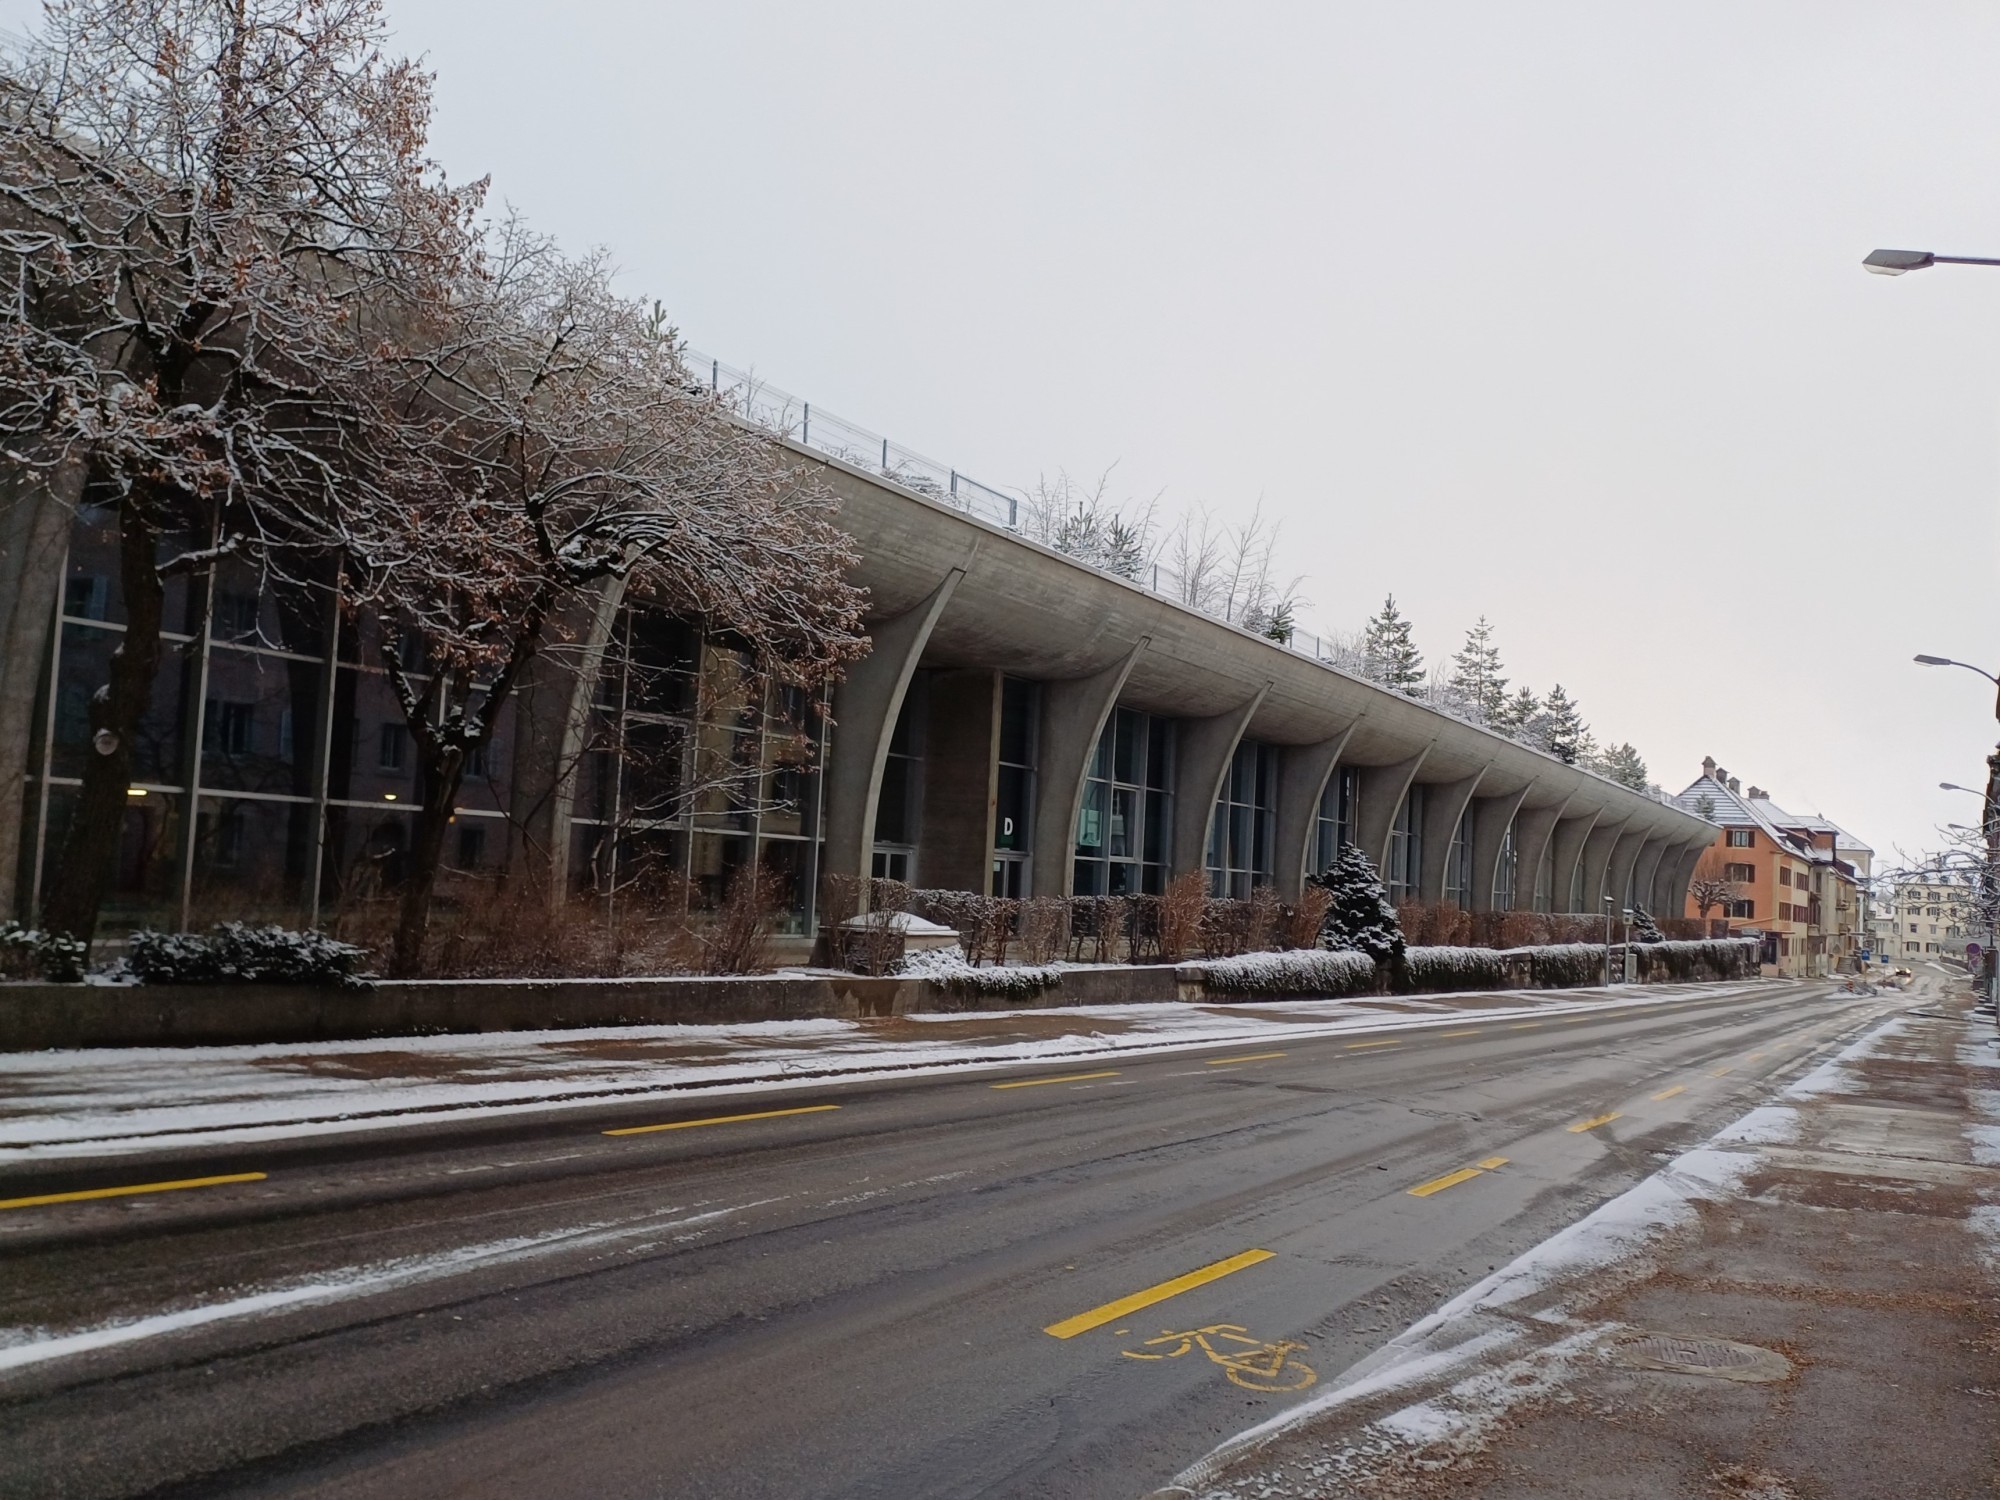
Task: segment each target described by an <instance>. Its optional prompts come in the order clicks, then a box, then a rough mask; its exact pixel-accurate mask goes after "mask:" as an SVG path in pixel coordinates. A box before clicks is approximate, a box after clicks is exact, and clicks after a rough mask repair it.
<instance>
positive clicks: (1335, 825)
mask: <svg viewBox="0 0 2000 1500" xmlns="http://www.w3.org/2000/svg"><path fill="white" fill-rule="evenodd" d="M1360 799H1361V773H1360V772H1359V771H1357V770H1356V769H1355V768H1354V767H1352V766H1339V767H1336V768H1335V770H1334V773H1333V774H1332V775H1331V776H1329V777H1327V779H1326V790H1325V791H1323V792H1321V793H1320V794H1319V818H1318V820H1317V822H1316V824H1315V826H1314V831H1313V832H1314V837H1313V861H1312V867H1313V869H1314V870H1316V871H1320V872H1322V873H1323V872H1325V871H1326V870H1329V869H1331V868H1332V867H1333V862H1334V860H1335V859H1337V858H1338V857H1339V855H1340V851H1341V850H1343V849H1345V848H1346V847H1347V846H1348V845H1349V844H1351V843H1353V842H1354V819H1355V816H1356V814H1357V813H1358V812H1359V810H1360V806H1361V800H1360Z"/></svg>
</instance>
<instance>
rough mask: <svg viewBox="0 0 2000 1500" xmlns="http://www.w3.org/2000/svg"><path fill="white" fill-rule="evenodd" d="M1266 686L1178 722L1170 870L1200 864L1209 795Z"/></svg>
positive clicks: (1211, 807) (1210, 813) (1210, 809)
mask: <svg viewBox="0 0 2000 1500" xmlns="http://www.w3.org/2000/svg"><path fill="white" fill-rule="evenodd" d="M1270 691H1271V684H1270V683H1268V682H1267V683H1265V684H1264V685H1263V686H1262V687H1260V688H1258V689H1257V691H1256V693H1255V694H1253V695H1252V696H1251V697H1250V699H1249V700H1248V701H1247V702H1244V703H1242V704H1240V705H1239V706H1237V707H1236V708H1233V709H1231V710H1229V711H1228V712H1227V713H1220V714H1212V715H1210V716H1209V717H1207V718H1204V719H1182V720H1181V721H1180V727H1179V728H1178V729H1177V730H1176V731H1175V737H1176V744H1175V746H1174V847H1173V851H1172V860H1173V864H1172V868H1173V872H1174V874H1176V875H1185V874H1186V873H1187V872H1188V871H1189V870H1199V869H1203V868H1205V867H1206V864H1207V860H1208V825H1209V820H1210V819H1212V818H1213V817H1214V816H1215V799H1216V798H1217V797H1218V796H1220V795H1221V794H1222V782H1223V778H1224V777H1226V776H1227V775H1228V774H1229V762H1230V760H1231V758H1232V757H1234V756H1235V754H1236V747H1237V746H1238V745H1239V744H1241V743H1242V742H1243V732H1244V730H1246V729H1248V728H1249V727H1250V719H1251V716H1252V715H1254V714H1255V713H1256V712H1257V709H1258V706H1259V705H1260V704H1262V703H1263V701H1264V696H1265V694H1267V693H1269V692H1270Z"/></svg>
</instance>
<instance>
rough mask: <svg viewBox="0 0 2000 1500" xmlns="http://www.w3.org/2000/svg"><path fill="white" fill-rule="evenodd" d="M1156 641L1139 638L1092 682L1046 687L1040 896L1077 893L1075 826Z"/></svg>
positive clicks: (1038, 748) (1038, 756) (1037, 857)
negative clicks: (1106, 743)
mask: <svg viewBox="0 0 2000 1500" xmlns="http://www.w3.org/2000/svg"><path fill="white" fill-rule="evenodd" d="M1150 644H1151V637H1149V636H1140V637H1139V639H1138V641H1137V642H1135V643H1134V645H1133V647H1132V649H1131V650H1130V651H1128V652H1126V653H1125V656H1124V659H1123V660H1121V661H1115V662H1113V663H1112V664H1111V665H1110V666H1108V667H1106V668H1104V669H1103V670H1102V671H1099V672H1093V673H1091V674H1090V676H1088V677H1074V678H1071V679H1070V680H1069V681H1067V682H1045V683H1043V684H1042V716H1041V717H1042V722H1041V732H1040V734H1039V735H1038V736H1037V738H1036V742H1035V841H1034V843H1033V845H1032V846H1031V848H1030V854H1031V856H1032V864H1031V867H1030V870H1029V878H1030V882H1031V886H1032V889H1033V890H1034V893H1035V894H1036V895H1037V896H1068V895H1073V894H1074V893H1075V882H1076V861H1075V859H1074V858H1072V857H1071V856H1072V851H1073V849H1074V847H1075V844H1076V820H1077V818H1078V816H1079V815H1080V814H1081V813H1082V811H1083V784H1084V781H1085V780H1086V779H1087V778H1088V775H1089V772H1090V758H1091V756H1092V755H1094V754H1095V753H1096V751H1097V741H1098V737H1099V736H1100V735H1102V734H1103V733H1104V726H1105V725H1106V724H1107V723H1109V722H1110V719H1111V710H1112V709H1114V708H1116V707H1117V706H1118V695H1119V694H1120V693H1121V692H1123V691H1124V690H1125V679H1126V678H1128V677H1130V676H1131V675H1132V668H1133V667H1134V666H1136V665H1137V664H1138V661H1139V657H1140V655H1141V654H1142V653H1143V652H1144V651H1145V649H1146V647H1147V646H1148V645H1150Z"/></svg>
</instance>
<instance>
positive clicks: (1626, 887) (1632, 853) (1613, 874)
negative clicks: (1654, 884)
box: [1604, 819, 1648, 911]
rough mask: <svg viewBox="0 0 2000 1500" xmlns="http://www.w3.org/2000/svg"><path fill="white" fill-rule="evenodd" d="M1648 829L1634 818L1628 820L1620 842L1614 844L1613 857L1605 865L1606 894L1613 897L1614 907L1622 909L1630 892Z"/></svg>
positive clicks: (1620, 835) (1620, 836) (1621, 832)
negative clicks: (1634, 867)
mask: <svg viewBox="0 0 2000 1500" xmlns="http://www.w3.org/2000/svg"><path fill="white" fill-rule="evenodd" d="M1647 836H1648V835H1647V830H1646V829H1645V828H1643V827H1641V826H1640V825H1638V824H1637V823H1635V822H1633V821H1632V820H1630V819H1628V820H1627V821H1626V824H1625V827H1624V828H1623V829H1622V830H1620V832H1619V835H1618V842H1617V843H1616V844H1615V845H1613V846H1612V850H1611V858H1610V859H1609V860H1607V861H1606V862H1605V866H1604V894H1605V895H1607V896H1609V897H1610V898H1611V904H1612V906H1613V908H1614V909H1616V910H1620V911H1622V910H1623V909H1624V907H1625V904H1626V902H1625V897H1626V896H1627V895H1628V894H1630V887H1631V882H1632V869H1633V866H1635V865H1636V864H1637V863H1638V862H1639V853H1640V851H1641V850H1642V849H1644V848H1645V846H1646V839H1647Z"/></svg>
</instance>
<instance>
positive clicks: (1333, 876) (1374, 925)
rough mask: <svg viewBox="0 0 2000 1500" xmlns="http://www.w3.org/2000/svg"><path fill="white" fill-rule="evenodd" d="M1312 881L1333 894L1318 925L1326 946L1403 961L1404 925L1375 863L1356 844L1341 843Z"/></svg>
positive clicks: (1380, 959) (1392, 961) (1396, 963)
mask: <svg viewBox="0 0 2000 1500" xmlns="http://www.w3.org/2000/svg"><path fill="white" fill-rule="evenodd" d="M1312 883H1313V884H1314V885H1316V886H1319V887H1321V888H1322V889H1324V890H1328V891H1331V892H1332V893H1333V905H1332V906H1331V907H1330V908H1329V909H1328V910H1327V914H1326V919H1325V921H1324V922H1322V923H1321V925H1320V941H1321V942H1322V943H1323V944H1324V945H1325V946H1327V947H1329V948H1334V949H1339V950H1342V951H1346V952H1351V953H1365V954H1367V955H1368V956H1369V957H1370V958H1372V959H1374V960H1375V962H1376V963H1378V964H1388V965H1391V966H1392V967H1395V966H1400V965H1401V964H1402V962H1403V927H1402V923H1400V922H1399V921H1397V919H1396V907H1395V903H1394V902H1392V901H1390V899H1389V893H1388V892H1387V891H1385V890H1384V889H1383V888H1382V877H1381V875H1380V874H1379V873H1378V872H1377V871H1376V869H1375V862H1374V861H1373V860H1371V859H1369V857H1368V856H1367V855H1366V854H1364V853H1362V852H1361V850H1360V848H1359V847H1358V846H1356V845H1354V844H1347V845H1345V846H1343V847H1342V849H1341V851H1340V853H1339V855H1338V856H1337V857H1336V858H1335V859H1334V861H1333V863H1332V864H1331V865H1329V866H1327V868H1326V869H1325V870H1323V871H1321V872H1320V873H1319V874H1318V875H1315V876H1313V877H1312Z"/></svg>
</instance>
